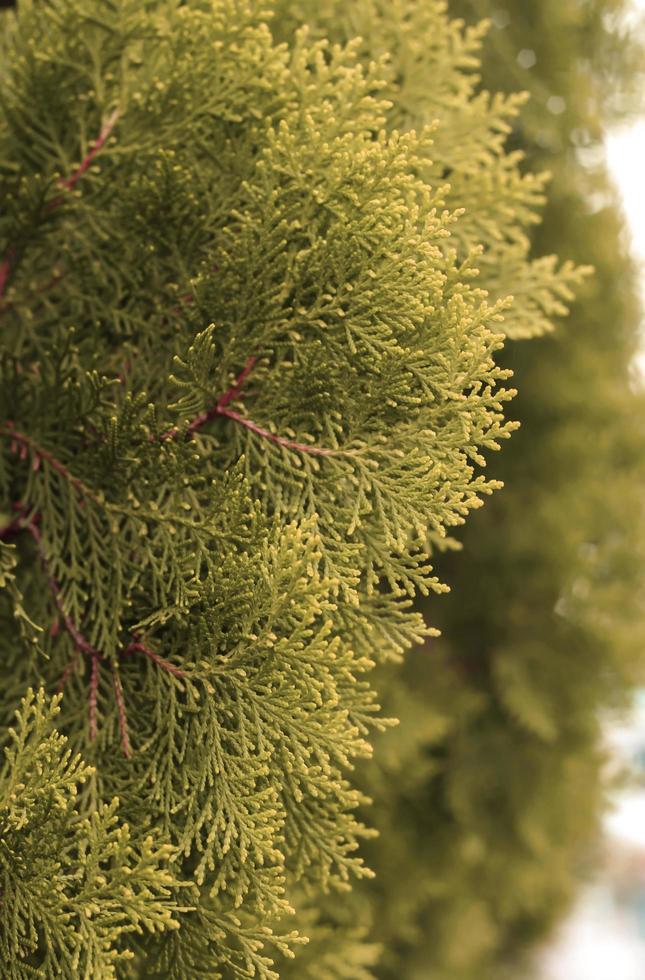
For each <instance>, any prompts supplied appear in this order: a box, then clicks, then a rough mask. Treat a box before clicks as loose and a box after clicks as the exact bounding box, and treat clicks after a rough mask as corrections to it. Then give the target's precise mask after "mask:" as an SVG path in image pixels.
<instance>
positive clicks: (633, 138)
mask: <svg viewBox="0 0 645 980" xmlns="http://www.w3.org/2000/svg"><path fill="white" fill-rule="evenodd" d="M632 6H633V7H634V9H635V10H637V11H641V12H642V13H643V14H645V0H632ZM643 117H644V118H643V119H642V120H641V121H639V122H637V123H635V124H633V125H631V126H625V127H621V128H620V129H616V130H614V131H612V132H610V133H609V134H608V137H607V142H606V152H607V163H608V166H609V169H610V171H611V173H612V176H613V178H614V182H615V184H616V186H617V189H618V191H619V193H620V195H621V197H622V200H623V207H624V211H625V216H626V218H627V221H628V225H629V229H630V235H631V240H632V248H633V251H634V254H635V256H636V258H637V259H639V260H640V262H641V265H642V284H643V285H642V292H643V298H644V300H645V92H643ZM644 327H645V323H644ZM640 363H641V366H642V367H643V374H644V375H645V348H644V350H643V355H642V358H641V359H640ZM642 719H643V724H642V727H641V729H640V730H641V733H642V734H641V738H645V712H643V715H642ZM634 730H635V731H636V730H637V729H634ZM607 833H608V835H609V836H610V838H612V839H614V840H618V841H620V842H621V843H622V845H624V846H625V847H633V848H635V849H636V848H638V849H640V850H641V851H642V853H645V792H640V793H638V792H630V793H625V794H624V795H623V796H622V798H621V799H619V800H617V801H616V807H615V809H614V811H613V813H612V814H610V815H609V818H608V820H607ZM543 969H544V980H645V944H643V943H641V942H640V941H639V937H638V934H637V932H636V930H635V929H634V928H633V927H632V928H630V925H629V922H628V921H626V920H625V916H624V914H621V912H620V910H619V909H618V908H617V906H616V905H615V902H614V900H613V898H612V895H611V893H610V892H608V891H607V890H605V889H604V888H603V887H602V884H599V885H598V886H597V887H594V888H591V889H589V891H588V892H587V893H586V894H585V895H584V896H583V897H582V900H581V902H580V905H579V907H578V909H577V911H576V912H575V914H574V915H573V916H572V917H571V919H570V920H569V922H568V923H565V925H564V928H563V929H562V932H561V934H560V937H559V939H558V940H557V941H556V942H555V943H554V945H553V947H552V948H551V949H550V950H549V951H548V952H547V955H546V957H545V960H544V963H543Z"/></svg>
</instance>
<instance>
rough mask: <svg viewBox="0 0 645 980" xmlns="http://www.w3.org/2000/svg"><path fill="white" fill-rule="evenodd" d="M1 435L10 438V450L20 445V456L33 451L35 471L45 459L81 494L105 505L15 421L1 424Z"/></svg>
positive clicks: (15, 450)
mask: <svg viewBox="0 0 645 980" xmlns="http://www.w3.org/2000/svg"><path fill="white" fill-rule="evenodd" d="M0 436H4V437H5V439H10V440H11V443H10V450H11V452H17V451H18V447H20V449H19V451H20V458H21V459H22V460H25V459H26V458H27V454H28V453H29V452H31V453H32V457H33V460H32V468H33V470H34V471H36V470H38V469H39V467H40V461H41V460H43V459H44V460H45V461H46V462H47V463H48V464H49V465H50V466H51V468H52V469H53V470H55V471H56V473H58V474H59V476H62V477H63V479H64V480H65V481H66V482H67V483H69V484H71V486H73V487H74V489H75V490H77V491H78V493H79V494H81V496H85V497H89V498H90V499H91V500H93V501H94V503H96V504H98V505H99V506H102V505H103V501H101V500H100V498H99V497H98V496H97V495H96V494H95V493H94V492H93V491H92V490H91V489H90V487H88V486H87V484H85V483H83V481H82V480H79V478H78V477H76V476H74V474H73V473H71V472H70V470H68V468H67V467H66V466H65V464H64V463H62V462H61V461H60V460H59V459H58V458H57V457H56V456H54V454H53V453H52V452H50V451H49V450H48V449H45V448H44V447H43V446H41V445H39V444H38V443H37V442H36V441H35V440H34V439H33V438H32V437H31V436H29V435H27V434H26V433H25V432H21V431H20V430H18V429H16V428H15V426H14V423H13V422H12V421H11V420H10V419H8V420H7V421H6V422H5V423H4V426H0Z"/></svg>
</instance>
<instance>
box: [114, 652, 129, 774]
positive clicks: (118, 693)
mask: <svg viewBox="0 0 645 980" xmlns="http://www.w3.org/2000/svg"><path fill="white" fill-rule="evenodd" d="M112 683H113V684H114V696H115V698H116V707H117V712H118V716H119V731H120V732H121V747H122V748H123V754H124V756H125V757H126V759H130V758H132V748H131V746H130V736H129V735H128V719H127V716H126V713H125V701H124V699H123V688H122V686H121V678H120V677H119V672H118V670H117V668H116V667H115V666H114V664H113V665H112Z"/></svg>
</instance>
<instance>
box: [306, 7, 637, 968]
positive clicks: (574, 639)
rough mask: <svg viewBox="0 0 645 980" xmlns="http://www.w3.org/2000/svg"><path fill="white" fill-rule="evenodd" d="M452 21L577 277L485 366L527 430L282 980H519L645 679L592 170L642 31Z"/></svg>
mask: <svg viewBox="0 0 645 980" xmlns="http://www.w3.org/2000/svg"><path fill="white" fill-rule="evenodd" d="M358 6H359V5H358V4H357V5H355V8H354V9H356V8H358ZM448 7H449V10H450V13H451V14H453V15H458V16H462V17H464V18H465V19H466V21H468V22H469V23H476V22H478V21H480V20H481V19H482V18H484V17H485V18H490V27H489V31H488V34H487V37H486V39H485V41H484V46H483V51H482V56H483V64H482V86H483V88H486V89H488V90H490V91H493V92H496V91H503V92H517V91H518V90H526V91H528V92H529V93H530V101H529V103H528V105H527V106H526V107H525V108H524V110H523V112H522V113H521V114H520V116H519V118H518V119H517V121H516V124H515V127H514V129H513V132H512V133H511V135H510V143H511V146H512V147H514V148H516V149H518V150H521V151H522V152H523V153H524V154H525V165H526V167H527V169H531V170H534V171H535V170H538V171H539V170H544V169H545V168H546V169H548V170H549V171H550V172H551V174H552V181H551V184H550V187H549V193H548V205H547V208H546V213H545V220H544V224H543V225H542V226H539V227H536V229H535V233H534V238H533V248H534V254H535V255H542V254H544V253H549V252H557V253H558V254H559V255H560V256H561V257H562V258H564V259H573V260H574V261H575V262H577V263H590V264H592V265H593V266H594V267H595V270H596V271H595V275H594V276H593V277H592V278H591V279H590V280H589V281H588V282H587V284H586V285H585V286H584V287H583V290H582V295H581V296H580V297H579V300H578V302H577V304H576V305H575V308H574V311H573V313H572V315H571V317H570V318H569V319H568V320H567V321H566V322H564V323H563V324H561V325H560V327H559V328H558V330H557V331H556V332H555V333H553V334H551V335H549V336H546V337H542V338H539V339H537V340H535V339H534V340H531V341H530V342H525V341H519V342H517V341H516V342H515V343H513V344H510V345H507V348H506V350H505V351H504V354H503V360H504V363H505V365H508V366H510V367H512V369H513V370H514V372H515V379H514V381H515V383H516V384H517V387H518V389H519V395H518V397H517V399H516V400H515V402H514V403H513V406H512V412H513V414H514V417H515V418H518V419H519V420H520V421H521V423H522V428H521V429H520V431H519V432H518V433H516V435H515V436H514V438H513V439H512V440H511V444H510V445H509V446H508V447H505V450H504V452H503V453H501V454H500V456H499V457H495V458H494V459H493V460H491V462H490V469H491V475H492V476H495V477H499V478H501V479H503V480H504V481H505V484H506V486H505V489H504V490H503V491H502V492H500V493H498V494H496V495H495V496H494V498H493V499H492V500H491V501H489V502H488V503H487V504H486V506H485V507H484V508H483V510H482V511H480V512H479V513H478V514H476V515H475V516H474V517H473V519H472V520H471V521H470V523H469V524H468V526H467V528H466V529H464V531H463V533H460V534H459V535H458V537H459V542H453V543H449V544H448V546H447V547H445V549H443V553H442V554H439V555H438V556H437V569H438V571H439V574H440V577H442V578H443V579H444V580H445V581H447V582H448V583H449V584H450V586H451V588H452V594H451V595H450V596H448V597H440V598H436V599H435V598H433V599H432V600H431V601H429V602H428V603H427V604H426V607H425V609H424V612H425V613H426V615H427V618H428V620H429V621H430V622H431V623H432V624H433V625H438V626H439V627H440V628H441V630H442V634H443V635H442V637H441V639H440V640H432V641H430V642H429V643H428V645H427V647H426V648H425V649H421V650H417V651H416V652H415V653H413V654H412V655H411V656H408V657H407V658H406V661H405V664H404V667H403V669H402V670H401V668H400V667H398V666H394V667H391V668H383V669H382V675H381V679H380V683H381V688H382V689H383V690H386V691H387V692H388V698H387V700H386V707H387V709H388V710H389V712H390V713H391V714H393V715H395V716H396V717H398V718H400V719H401V724H400V726H399V728H398V729H397V730H396V731H395V732H390V733H388V734H387V735H385V736H384V737H383V739H382V741H381V744H380V746H379V747H378V749H377V753H376V758H377V763H378V765H377V766H376V767H374V766H372V768H371V770H370V771H369V773H366V776H365V778H366V782H367V783H368V786H367V788H368V791H369V792H370V795H371V796H372V797H373V798H374V800H375V806H374V807H373V808H372V810H371V813H372V817H373V818H375V820H376V822H377V824H378V826H379V829H380V832H381V834H380V838H379V840H378V841H376V842H375V843H374V844H373V845H371V847H370V849H369V854H368V861H369V862H370V863H371V865H372V867H374V868H375V870H376V879H375V881H374V882H371V883H370V884H369V885H368V886H366V889H365V890H364V891H363V893H362V894H361V895H358V896H353V897H352V898H351V899H349V900H348V902H349V903H352V904H348V905H344V906H339V905H338V903H337V902H334V903H333V905H331V906H330V909H329V910H328V915H327V919H323V921H322V923H321V930H320V936H319V941H318V942H316V940H315V938H314V941H313V942H312V943H311V944H310V947H309V949H308V950H305V951H303V953H302V954H301V955H299V957H298V958H297V960H296V963H295V964H294V970H295V974H294V975H297V976H298V977H305V976H307V977H312V978H314V977H315V978H323V977H325V978H326V977H330V978H331V977H339V976H343V977H347V978H355V977H356V978H358V977H359V976H360V977H369V976H373V975H376V976H378V977H380V978H384V980H401V978H405V980H502V978H506V977H509V978H513V980H518V978H519V980H526V978H527V977H528V976H529V974H530V969H531V967H530V956H531V953H532V952H533V951H534V949H535V948H536V946H537V945H538V944H539V942H540V941H542V940H543V939H544V938H545V937H546V936H548V934H549V932H550V931H551V930H552V928H553V926H554V925H555V924H556V923H558V922H559V921H560V920H561V919H562V917H563V916H564V914H565V912H566V910H567V909H568V908H569V907H570V904H571V901H572V899H573V897H574V896H575V894H576V893H577V890H578V888H579V887H580V884H581V882H582V880H583V879H584V877H585V875H587V874H588V873H589V872H590V870H591V868H592V867H593V864H594V856H595V844H596V842H597V840H598V831H599V824H600V818H601V816H602V813H603V810H604V806H605V799H606V790H607V786H606V782H607V776H606V770H605V758H604V751H603V743H602V720H603V717H604V715H606V713H608V712H611V711H613V710H617V709H620V708H621V707H624V706H625V705H626V704H627V703H628V702H629V699H630V695H631V693H632V692H633V689H634V686H635V685H636V684H637V683H639V682H640V681H642V677H643V666H644V665H645V614H644V609H643V571H644V568H645V526H644V521H643V517H644V513H643V511H644V506H643V505H644V499H643V498H644V494H643V486H644V485H645V480H644V477H645V416H644V412H643V409H644V397H643V388H642V380H641V377H640V374H639V369H638V366H637V364H636V357H637V355H638V353H639V348H640V345H641V343H642V338H641V333H640V331H641V318H642V303H641V298H640V293H639V284H638V271H639V270H637V269H636V267H635V263H634V260H633V259H632V257H631V256H630V251H629V240H628V235H627V231H626V223H625V218H624V215H623V214H622V212H621V210H620V206H619V204H618V200H617V196H616V192H615V190H614V188H613V187H612V185H611V182H610V179H609V176H608V174H607V170H606V165H605V157H604V150H603V139H604V135H605V132H606V130H607V127H609V126H610V125H612V124H614V123H615V122H617V121H619V120H621V119H624V118H627V117H629V116H630V115H631V114H633V113H635V112H636V111H637V110H638V99H639V95H640V97H641V99H642V91H643V75H642V74H641V73H640V68H641V67H642V66H643V65H645V58H643V39H642V32H641V31H640V29H638V28H632V30H631V31H630V32H627V30H626V29H625V27H624V26H623V19H622V18H623V15H624V13H625V12H626V11H627V9H628V7H629V4H628V3H627V2H625V0H588V2H585V0H582V2H580V0H453V2H452V3H450V4H449V5H448ZM426 40H427V39H426ZM423 43H424V39H420V45H423ZM427 85H428V86H432V79H427ZM448 179H449V175H448ZM520 285H521V284H520ZM461 545H463V546H464V553H463V554H458V555H455V550H457V548H460V547H461ZM358 922H363V923H364V924H365V932H366V935H367V936H368V937H369V938H371V940H372V942H373V943H374V942H378V943H380V944H381V951H382V952H381V957H380V959H379V960H378V966H374V965H373V964H374V963H375V961H376V954H375V952H374V949H375V947H374V945H371V946H366V947H365V950H366V952H365V953H364V957H363V959H361V956H360V953H359V952H358V950H359V947H358V946H357V945H356V942H355V940H356V936H357V931H356V924H357V923H358ZM368 923H369V925H368ZM334 927H335V936H336V940H337V941H338V943H341V942H344V943H345V946H346V953H345V955H344V957H341V956H338V957H337V959H334V952H333V950H334V943H333V942H332V935H333V934H334ZM314 937H315V933H314ZM343 964H344V970H345V972H342V971H343ZM361 964H362V965H361Z"/></svg>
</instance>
